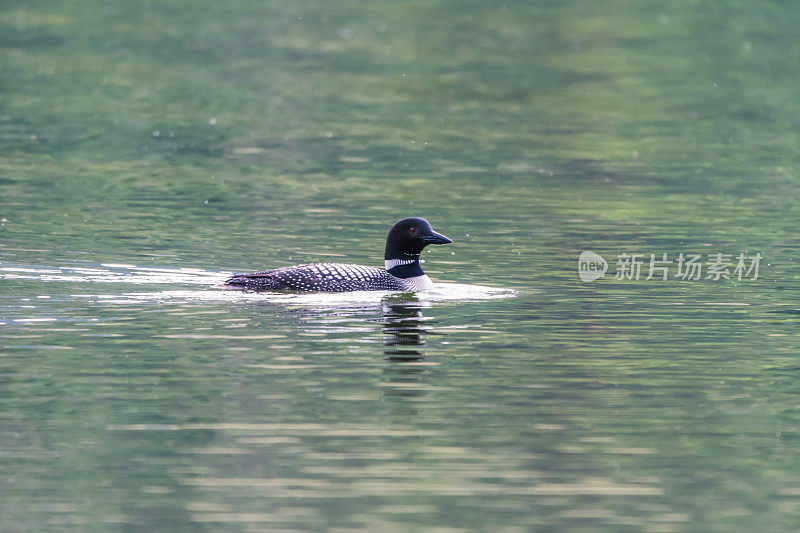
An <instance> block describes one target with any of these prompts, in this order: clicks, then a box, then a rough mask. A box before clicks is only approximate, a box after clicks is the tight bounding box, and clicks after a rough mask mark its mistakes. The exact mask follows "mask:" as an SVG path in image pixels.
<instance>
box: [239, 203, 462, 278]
mask: <svg viewBox="0 0 800 533" xmlns="http://www.w3.org/2000/svg"><path fill="white" fill-rule="evenodd" d="M451 242H453V241H452V240H450V239H448V238H447V237H445V236H444V235H442V234H440V233H436V232H435V231H433V228H431V225H430V223H429V222H428V221H427V220H425V219H424V218H416V217H412V218H404V219H402V220H400V221H398V222H397V223H396V224H395V225H394V226H392V228H391V229H390V230H389V235H387V237H386V251H385V253H384V255H383V258H384V263H385V266H386V270H384V269H381V268H375V267H369V266H361V265H350V264H343V263H309V264H303V265H296V266H288V267H282V268H276V269H274V270H265V271H262V272H253V273H250V274H236V275H234V276H231V277H230V278H228V280H227V281H226V282H225V288H230V289H239V290H245V291H255V292H260V291H298V292H311V291H319V292H348V291H421V290H425V289H430V288H431V287H433V282H432V281H431V278H429V277H428V276H426V275H425V273H424V272H423V271H422V267H420V259H419V254H420V252H422V249H423V248H425V247H426V246H427V245H429V244H449V243H451Z"/></svg>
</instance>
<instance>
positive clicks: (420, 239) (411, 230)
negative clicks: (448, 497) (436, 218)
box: [383, 217, 453, 278]
mask: <svg viewBox="0 0 800 533" xmlns="http://www.w3.org/2000/svg"><path fill="white" fill-rule="evenodd" d="M452 242H453V241H452V240H450V239H448V238H447V237H445V236H444V235H442V234H441V233H436V232H435V231H433V228H432V227H431V224H430V222H428V221H427V220H425V219H424V218H417V217H410V218H404V219H403V220H399V221H397V222H396V223H395V225H394V226H392V228H391V229H390V230H389V235H387V236H386V251H385V252H384V254H383V259H384V260H385V262H386V270H388V271H389V273H390V274H392V275H393V276H397V277H399V278H410V277H415V276H421V275H422V274H423V272H422V268H421V267H420V265H419V254H420V253H421V252H422V250H423V249H424V248H425V247H426V246H428V245H429V244H450V243H452Z"/></svg>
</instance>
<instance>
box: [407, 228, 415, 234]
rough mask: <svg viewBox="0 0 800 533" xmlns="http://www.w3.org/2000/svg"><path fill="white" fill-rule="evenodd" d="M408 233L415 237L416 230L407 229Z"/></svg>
mask: <svg viewBox="0 0 800 533" xmlns="http://www.w3.org/2000/svg"><path fill="white" fill-rule="evenodd" d="M408 232H409V233H410V234H411V235H416V234H417V228H408Z"/></svg>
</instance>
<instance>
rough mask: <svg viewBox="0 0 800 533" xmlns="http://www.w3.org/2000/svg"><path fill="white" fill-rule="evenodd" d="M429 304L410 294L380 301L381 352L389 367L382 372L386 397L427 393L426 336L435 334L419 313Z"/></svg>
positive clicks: (429, 371)
mask: <svg viewBox="0 0 800 533" xmlns="http://www.w3.org/2000/svg"><path fill="white" fill-rule="evenodd" d="M430 307H431V306H430V304H427V303H425V302H421V301H419V300H418V299H416V298H415V297H414V296H412V295H402V296H393V297H390V298H387V299H385V300H384V301H383V344H384V346H385V348H384V351H383V353H384V354H385V355H386V359H387V361H390V362H392V363H399V364H389V365H387V366H386V367H385V368H384V370H383V375H384V387H385V388H384V393H385V395H386V396H395V397H403V398H415V397H420V396H424V395H425V394H427V393H428V386H429V383H428V379H427V377H428V376H429V375H430V373H431V365H432V363H429V362H427V361H425V359H426V357H427V355H428V353H427V351H426V350H425V346H426V337H427V336H428V335H436V334H437V333H436V332H434V331H432V330H431V328H430V327H426V322H428V321H429V320H430V318H429V317H425V316H424V315H423V314H422V310H423V309H426V308H430Z"/></svg>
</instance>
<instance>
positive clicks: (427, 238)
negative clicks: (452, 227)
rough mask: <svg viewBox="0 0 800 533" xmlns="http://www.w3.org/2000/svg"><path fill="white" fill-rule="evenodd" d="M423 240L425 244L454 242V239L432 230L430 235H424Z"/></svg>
mask: <svg viewBox="0 0 800 533" xmlns="http://www.w3.org/2000/svg"><path fill="white" fill-rule="evenodd" d="M422 242H424V243H425V244H450V243H451V242H453V241H452V240H450V239H448V238H447V237H445V236H444V235H442V234H441V233H436V232H435V231H432V232H431V234H430V235H423V236H422Z"/></svg>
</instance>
